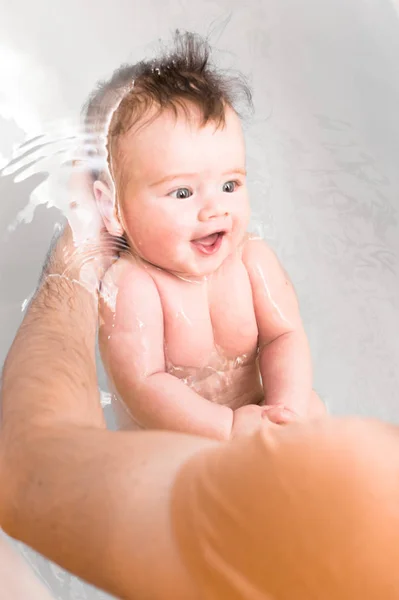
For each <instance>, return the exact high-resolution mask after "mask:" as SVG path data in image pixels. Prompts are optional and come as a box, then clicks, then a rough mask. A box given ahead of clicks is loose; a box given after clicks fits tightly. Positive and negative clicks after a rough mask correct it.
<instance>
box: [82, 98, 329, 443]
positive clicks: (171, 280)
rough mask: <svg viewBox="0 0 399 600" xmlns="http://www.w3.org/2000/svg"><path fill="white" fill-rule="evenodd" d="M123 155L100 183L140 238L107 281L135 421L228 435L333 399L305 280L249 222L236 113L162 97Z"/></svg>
mask: <svg viewBox="0 0 399 600" xmlns="http://www.w3.org/2000/svg"><path fill="white" fill-rule="evenodd" d="M113 167H114V168H113V173H112V175H113V185H109V184H107V183H105V182H103V181H97V182H96V183H95V184H94V191H95V195H96V198H97V202H98V206H99V208H100V211H101V214H102V217H103V220H104V223H105V225H106V227H107V229H108V231H109V233H111V234H112V235H116V236H120V235H124V236H125V238H126V239H127V241H128V243H129V247H130V252H129V254H128V255H125V256H123V257H121V258H120V259H119V260H118V261H117V262H116V263H115V264H114V265H113V267H111V269H110V270H109V271H108V273H107V275H106V277H105V279H104V282H103V299H102V301H101V311H100V324H101V327H100V349H101V355H102V359H103V362H104V365H105V368H106V371H107V374H108V377H109V380H110V384H111V386H112V388H113V391H114V393H115V397H116V398H118V399H119V400H118V401H119V403H120V404H119V407H120V408H122V409H125V410H126V414H127V415H128V419H127V421H125V425H124V426H128V427H139V428H146V429H147V428H149V429H168V430H174V431H182V432H187V433H194V434H198V435H205V436H209V437H213V438H216V439H229V438H230V437H232V436H236V435H241V434H245V433H250V432H251V431H253V430H254V429H256V428H257V427H258V426H259V425H260V423H261V422H262V421H264V420H265V419H267V420H268V421H269V422H270V424H271V426H277V424H279V423H284V422H287V421H289V420H292V419H295V418H299V419H306V418H308V417H312V416H317V415H318V414H321V413H323V412H324V408H323V406H322V403H321V401H320V400H319V398H318V396H317V395H316V394H315V393H314V392H313V391H312V367H311V357H310V352H309V346H308V341H307V337H306V334H305V332H304V328H303V325H302V322H301V317H300V313H299V308H298V302H297V299H296V295H295V292H294V289H293V286H292V284H291V282H290V281H289V279H288V277H287V275H286V273H285V271H284V269H283V268H282V267H281V265H280V264H279V262H278V260H277V258H276V256H275V254H274V253H273V251H272V250H271V249H270V248H269V247H268V245H267V244H266V243H265V242H264V241H263V240H261V239H259V238H255V237H253V236H251V235H250V234H248V233H247V227H248V222H249V216H250V206H249V198H248V191H247V184H246V167H245V143H244V136H243V132H242V127H241V122H240V119H239V117H238V116H237V114H236V113H235V112H234V111H233V110H232V109H230V108H228V107H226V118H225V124H224V125H223V126H219V127H217V126H216V124H215V123H213V122H208V123H207V124H206V125H202V124H201V121H200V115H199V114H198V109H196V108H194V107H190V108H189V110H188V111H186V112H184V113H183V111H181V112H180V113H178V114H177V115H175V114H174V113H173V112H172V111H168V110H164V111H163V112H161V113H160V114H159V115H157V116H156V117H155V118H153V119H152V120H151V121H149V122H148V123H144V124H142V125H141V126H140V127H134V128H132V130H130V131H129V132H128V133H127V134H125V135H124V136H123V138H122V140H121V141H120V144H119V148H118V153H117V156H115V157H114V160H113ZM126 424H127V425H126Z"/></svg>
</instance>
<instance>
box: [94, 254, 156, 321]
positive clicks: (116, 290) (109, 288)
mask: <svg viewBox="0 0 399 600" xmlns="http://www.w3.org/2000/svg"><path fill="white" fill-rule="evenodd" d="M100 297H101V301H102V302H101V304H102V305H103V307H104V308H105V306H106V307H107V308H108V309H111V310H112V311H113V312H115V309H116V306H117V305H118V309H121V310H122V312H124V313H125V312H129V313H131V312H132V311H133V312H134V310H135V307H137V306H140V305H141V304H142V303H143V302H144V303H148V304H151V303H152V301H154V302H155V303H157V302H158V300H159V298H158V290H157V287H156V285H155V283H154V280H153V278H152V277H151V275H150V273H149V272H148V270H147V269H145V268H144V267H143V266H142V265H141V264H140V263H139V262H138V261H136V260H135V259H134V257H130V256H126V257H121V258H119V260H117V261H116V262H115V263H114V264H113V265H112V266H111V267H110V268H109V269H108V271H107V273H106V274H105V276H104V278H103V280H102V282H101V290H100Z"/></svg>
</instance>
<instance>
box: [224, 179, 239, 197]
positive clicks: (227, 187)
mask: <svg viewBox="0 0 399 600" xmlns="http://www.w3.org/2000/svg"><path fill="white" fill-rule="evenodd" d="M236 189H237V182H236V181H226V183H224V184H223V191H224V192H226V193H227V194H232V193H233V192H235V191H236Z"/></svg>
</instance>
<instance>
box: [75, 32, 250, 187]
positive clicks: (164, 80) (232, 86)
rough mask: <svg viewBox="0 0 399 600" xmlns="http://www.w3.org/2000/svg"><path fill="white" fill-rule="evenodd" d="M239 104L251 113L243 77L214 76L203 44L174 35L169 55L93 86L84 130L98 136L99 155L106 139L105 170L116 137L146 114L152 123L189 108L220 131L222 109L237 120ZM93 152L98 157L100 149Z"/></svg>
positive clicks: (193, 36) (128, 68)
mask: <svg viewBox="0 0 399 600" xmlns="http://www.w3.org/2000/svg"><path fill="white" fill-rule="evenodd" d="M243 101H244V103H245V105H246V106H249V107H250V108H252V97H251V91H250V89H249V87H248V85H247V83H246V81H245V79H244V77H243V76H242V75H241V74H237V73H235V74H231V73H230V74H229V73H226V72H224V71H221V70H219V69H218V68H217V67H216V66H215V65H214V64H213V63H212V61H211V47H210V44H209V43H208V41H207V40H206V39H204V38H202V37H200V36H199V35H197V34H194V33H189V32H184V33H181V32H179V31H176V32H175V35H174V39H173V46H172V48H171V49H167V48H164V49H163V50H162V52H161V53H160V54H159V55H158V56H157V57H155V58H154V59H151V60H143V61H140V62H138V63H136V64H133V65H122V66H121V67H120V68H119V69H117V70H116V71H115V72H114V73H113V75H112V77H111V78H110V79H109V80H108V81H102V82H100V83H99V84H98V86H97V88H96V89H95V90H94V92H93V93H92V94H91V95H90V97H89V99H88V101H87V103H86V105H85V107H84V116H85V125H86V130H87V131H88V132H90V133H91V134H94V138H95V136H96V135H99V136H103V142H102V145H103V149H104V137H105V141H106V152H107V155H108V156H107V159H108V165H109V166H110V162H109V160H110V156H111V155H112V153H113V150H114V147H115V144H116V143H117V140H118V138H119V136H121V135H124V134H125V133H127V132H128V131H129V129H130V128H131V127H133V126H134V125H135V124H137V123H138V122H139V121H141V120H142V119H144V118H145V116H146V115H147V114H148V113H149V111H150V110H151V115H152V118H153V117H156V116H157V115H158V114H159V113H160V112H162V111H163V110H166V109H169V110H172V111H173V112H174V113H175V114H176V115H177V113H178V111H179V109H181V110H183V111H184V112H186V113H188V111H189V108H190V106H191V107H192V106H194V107H195V108H197V109H198V110H199V112H200V115H201V118H202V123H201V124H202V125H206V124H207V123H208V122H209V121H212V122H214V123H215V125H216V126H217V127H220V126H223V125H224V123H225V112H226V107H231V108H233V109H234V110H235V111H236V112H237V113H238V114H239V112H240V111H239V108H238V105H239V104H241V103H242V102H243ZM154 108H155V112H154ZM96 151H97V152H99V153H100V154H101V149H100V148H96ZM110 171H111V169H110ZM97 175H98V173H97ZM93 176H94V177H95V176H96V173H93Z"/></svg>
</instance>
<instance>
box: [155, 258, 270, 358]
mask: <svg viewBox="0 0 399 600" xmlns="http://www.w3.org/2000/svg"><path fill="white" fill-rule="evenodd" d="M157 286H158V290H159V294H160V297H161V302H162V308H163V315H164V341H165V354H166V357H167V360H168V362H170V363H171V364H173V365H180V366H182V367H183V366H185V367H194V368H204V367H205V366H207V365H210V364H211V363H214V362H215V361H216V362H218V361H220V362H221V363H222V362H223V361H225V360H227V361H234V360H235V359H237V358H239V357H244V358H245V357H247V358H250V357H253V355H254V353H256V350H257V344H258V328H257V323H256V318H255V313H254V307H253V300H252V290H251V284H250V281H249V278H248V275H247V272H246V269H245V267H244V266H243V265H242V263H240V262H239V261H237V263H236V264H232V265H230V266H229V267H228V268H225V269H223V271H221V272H219V273H218V274H217V275H214V276H212V277H211V278H210V279H209V280H208V281H206V282H200V283H193V282H187V281H182V280H179V279H177V278H174V279H170V278H164V277H160V278H159V279H158V280H157ZM215 367H216V365H215Z"/></svg>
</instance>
